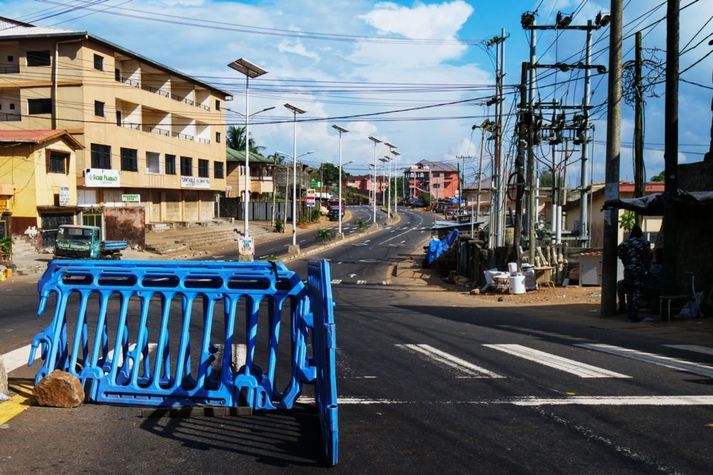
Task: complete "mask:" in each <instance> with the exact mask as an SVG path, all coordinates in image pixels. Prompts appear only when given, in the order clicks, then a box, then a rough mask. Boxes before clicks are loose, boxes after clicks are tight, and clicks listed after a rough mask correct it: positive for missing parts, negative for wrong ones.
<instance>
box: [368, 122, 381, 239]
mask: <svg viewBox="0 0 713 475" xmlns="http://www.w3.org/2000/svg"><path fill="white" fill-rule="evenodd" d="M369 140H371V141H372V142H374V226H376V145H377V144H380V143H381V142H382V141H381V140H379V139H377V138H376V137H374V136H373V135H370V136H369Z"/></svg>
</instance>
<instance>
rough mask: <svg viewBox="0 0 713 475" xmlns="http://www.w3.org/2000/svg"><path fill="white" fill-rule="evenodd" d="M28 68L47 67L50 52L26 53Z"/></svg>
mask: <svg viewBox="0 0 713 475" xmlns="http://www.w3.org/2000/svg"><path fill="white" fill-rule="evenodd" d="M27 65H28V66H49V65H50V52H49V50H46V51H28V52H27Z"/></svg>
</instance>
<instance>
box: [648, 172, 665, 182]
mask: <svg viewBox="0 0 713 475" xmlns="http://www.w3.org/2000/svg"><path fill="white" fill-rule="evenodd" d="M651 181H652V182H654V183H663V182H664V181H666V173H665V172H664V171H663V170H661V172H660V173H659V174H658V175H654V176H652V177H651Z"/></svg>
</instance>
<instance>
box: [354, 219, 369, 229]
mask: <svg viewBox="0 0 713 475" xmlns="http://www.w3.org/2000/svg"><path fill="white" fill-rule="evenodd" d="M354 224H356V227H357V231H359V232H362V231H364V230H366V221H364V220H363V219H357V220H356V221H355V222H354Z"/></svg>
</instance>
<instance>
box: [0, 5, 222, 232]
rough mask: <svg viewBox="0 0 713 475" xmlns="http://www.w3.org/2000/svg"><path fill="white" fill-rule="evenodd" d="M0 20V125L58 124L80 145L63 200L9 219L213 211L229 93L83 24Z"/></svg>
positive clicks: (175, 218) (153, 217)
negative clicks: (110, 211) (137, 209)
mask: <svg viewBox="0 0 713 475" xmlns="http://www.w3.org/2000/svg"><path fill="white" fill-rule="evenodd" d="M0 27H1V28H0V130H18V129H21V130H47V129H51V130H61V129H64V130H66V131H68V132H69V133H70V134H71V136H72V137H73V138H75V139H76V140H77V142H79V143H80V144H81V146H82V147H81V148H78V149H77V150H75V151H74V154H76V160H77V163H76V167H72V169H76V180H75V183H74V184H73V187H75V188H76V190H72V191H71V192H70V193H69V196H70V197H71V199H70V201H71V202H69V203H63V204H65V205H66V206H56V207H54V208H52V207H51V206H50V207H45V208H44V211H43V212H42V213H40V212H39V211H38V212H37V213H35V214H34V215H31V216H18V215H15V216H14V219H15V223H23V222H26V224H27V225H30V224H36V225H37V226H38V227H44V226H45V224H48V223H49V220H46V221H47V222H46V223H43V216H44V215H48V214H54V215H55V218H56V219H53V220H52V222H53V225H56V224H58V223H61V222H72V221H75V222H76V221H79V220H80V219H83V220H84V221H85V222H96V220H97V219H98V218H97V217H98V216H99V217H100V216H101V214H102V209H103V208H110V207H124V206H126V207H130V206H142V207H143V208H144V209H145V221H146V222H147V223H159V222H191V221H204V220H209V219H212V218H213V217H214V202H215V195H216V194H217V193H219V192H224V191H225V189H226V181H225V172H226V165H225V161H226V149H225V140H224V139H225V111H224V107H223V103H224V102H225V101H226V100H229V99H230V98H231V97H230V94H229V93H227V92H225V91H222V90H220V89H217V88H215V87H213V86H211V85H209V84H206V83H204V82H202V81H200V80H197V79H195V78H192V77H190V76H188V75H186V74H183V73H181V72H179V71H176V70H174V69H172V68H170V67H168V66H165V65H163V64H160V63H158V62H156V61H153V60H151V59H148V58H146V57H143V56H141V55H140V54H138V53H135V52H133V51H129V50H128V49H125V48H122V47H120V46H117V45H115V44H113V43H110V42H109V41H106V40H103V39H101V38H99V37H97V36H94V35H93V34H90V33H87V32H83V31H69V30H59V29H53V28H44V27H35V26H32V25H29V24H26V23H21V22H17V21H13V20H8V19H2V18H0ZM13 186H14V187H15V188H17V187H18V184H17V183H15V184H13ZM9 202H10V203H12V198H11V199H10V200H9ZM75 209H77V210H79V211H78V212H77V211H75ZM11 211H12V210H11ZM58 217H59V218H58ZM78 218H79V219H78ZM15 227H16V228H17V227H18V226H17V225H16V226H15Z"/></svg>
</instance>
